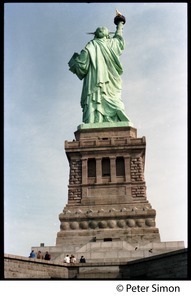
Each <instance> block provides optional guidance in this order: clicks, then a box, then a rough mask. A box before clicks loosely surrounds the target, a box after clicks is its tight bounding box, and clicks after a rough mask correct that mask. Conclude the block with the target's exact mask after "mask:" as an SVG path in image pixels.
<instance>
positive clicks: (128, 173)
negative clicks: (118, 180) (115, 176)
mask: <svg viewBox="0 0 191 300" xmlns="http://www.w3.org/2000/svg"><path fill="white" fill-rule="evenodd" d="M124 160H125V182H130V181H131V165H130V163H131V161H130V156H124Z"/></svg>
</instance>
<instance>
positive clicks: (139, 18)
mask: <svg viewBox="0 0 191 300" xmlns="http://www.w3.org/2000/svg"><path fill="white" fill-rule="evenodd" d="M116 7H117V8H118V10H119V11H121V12H122V13H123V14H124V15H125V16H126V24H125V27H124V30H123V32H124V38H125V41H126V48H125V50H124V52H123V54H122V56H121V63H122V65H123V69H124V73H123V75H122V81H123V90H122V100H123V102H124V104H125V110H126V113H127V115H128V116H129V118H130V119H131V121H132V122H133V124H134V127H136V128H137V132H138V137H142V136H146V141H147V148H146V164H145V179H146V185H147V197H148V200H149V201H150V203H151V205H152V207H153V208H154V209H156V211H157V218H156V222H157V227H158V228H159V231H160V235H161V240H162V241H184V242H185V246H186V245H187V244H186V243H187V28H186V24H187V6H186V4H185V3H117V4H116V3H89V4H88V3H7V4H5V43H4V45H5V58H4V66H5V84H4V112H5V117H4V118H5V121H4V131H5V140H4V147H5V163H4V168H5V169H4V170H5V198H4V201H5V202H4V203H5V205H4V206H5V210H4V220H5V252H6V253H10V254H17V255H24V256H28V254H29V252H30V249H31V246H39V245H40V243H45V245H46V246H54V245H55V242H56V235H57V232H58V231H59V226H60V222H59V219H58V215H59V214H60V213H61V212H62V210H63V208H64V206H65V205H66V203H67V194H68V190H67V185H68V175H69V166H68V161H67V158H66V155H65V152H64V141H65V140H73V138H74V134H73V133H74V131H76V129H77V126H78V125H79V124H81V123H82V112H81V108H80V95H81V88H82V81H80V80H79V79H78V78H77V77H76V76H75V75H74V74H72V73H71V72H70V71H69V70H68V61H69V60H70V58H71V56H72V55H73V53H74V52H80V51H81V49H82V48H83V47H84V46H85V45H86V43H87V42H88V41H89V40H90V39H91V38H93V36H91V35H88V34H86V33H87V32H92V31H95V29H96V28H97V27H99V26H106V27H108V28H109V30H110V31H115V25H114V23H113V19H114V16H115V8H116Z"/></svg>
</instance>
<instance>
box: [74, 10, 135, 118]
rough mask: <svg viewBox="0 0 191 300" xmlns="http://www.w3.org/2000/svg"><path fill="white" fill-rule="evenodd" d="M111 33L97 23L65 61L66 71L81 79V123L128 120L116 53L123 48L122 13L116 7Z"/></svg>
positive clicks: (120, 66) (123, 18) (118, 54)
mask: <svg viewBox="0 0 191 300" xmlns="http://www.w3.org/2000/svg"><path fill="white" fill-rule="evenodd" d="M114 23H115V24H116V25H117V27H116V32H115V34H114V36H113V37H110V33H109V31H108V29H107V28H106V27H98V28H97V29H96V31H95V32H94V33H93V34H94V39H93V40H91V41H90V42H89V43H88V44H87V45H86V46H85V48H84V49H83V50H82V51H81V53H80V54H78V53H74V55H73V56H72V58H71V59H70V61H69V63H68V64H69V67H70V71H71V72H73V73H74V74H76V75H77V76H78V78H79V79H80V80H82V79H83V88H82V94H81V107H82V110H83V122H84V123H102V122H118V121H130V120H129V119H128V117H127V116H126V114H125V111H124V104H123V102H122V101H121V77H120V75H121V74H122V72H123V68H122V65H121V63H120V61H119V56H120V55H121V53H122V51H123V50H124V44H125V42H124V39H123V37H122V30H123V25H124V23H125V17H124V16H122V15H121V14H120V13H119V12H118V11H117V15H116V17H115V19H114Z"/></svg>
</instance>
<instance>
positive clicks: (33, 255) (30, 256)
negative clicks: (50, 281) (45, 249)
mask: <svg viewBox="0 0 191 300" xmlns="http://www.w3.org/2000/svg"><path fill="white" fill-rule="evenodd" d="M35 257H36V254H35V252H34V250H32V251H31V253H30V255H29V258H35Z"/></svg>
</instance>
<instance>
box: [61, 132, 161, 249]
mask: <svg viewBox="0 0 191 300" xmlns="http://www.w3.org/2000/svg"><path fill="white" fill-rule="evenodd" d="M75 138H76V139H75V140H74V141H71V142H68V141H66V142H65V151H66V155H67V158H68V161H69V165H70V175H69V186H68V204H67V205H66V207H65V208H64V210H63V212H62V213H61V214H60V215H59V219H60V222H61V225H60V232H58V234H57V241H56V245H57V246H59V245H63V244H66V245H68V244H69V243H70V242H69V241H70V240H71V243H72V244H73V245H74V244H75V245H76V246H80V245H82V244H83V243H84V244H85V243H87V242H89V241H92V240H99V241H100V240H102V241H113V240H116V239H117V240H121V241H127V242H128V243H138V242H139V243H140V242H141V241H148V242H154V241H155V242H158V241H160V236H159V231H158V229H157V228H156V226H155V216H156V211H155V210H154V209H152V207H151V205H150V203H149V201H148V200H147V196H146V184H145V179H144V164H145V148H146V140H145V137H141V138H138V137H137V130H136V129H135V128H133V127H128V126H120V127H105V128H85V129H84V128H82V129H81V128H80V129H78V130H77V131H76V132H75Z"/></svg>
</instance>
